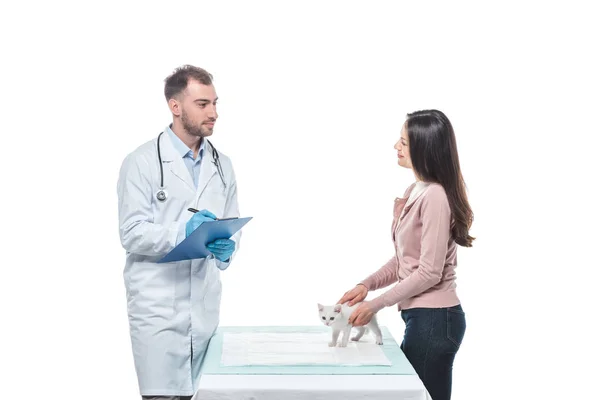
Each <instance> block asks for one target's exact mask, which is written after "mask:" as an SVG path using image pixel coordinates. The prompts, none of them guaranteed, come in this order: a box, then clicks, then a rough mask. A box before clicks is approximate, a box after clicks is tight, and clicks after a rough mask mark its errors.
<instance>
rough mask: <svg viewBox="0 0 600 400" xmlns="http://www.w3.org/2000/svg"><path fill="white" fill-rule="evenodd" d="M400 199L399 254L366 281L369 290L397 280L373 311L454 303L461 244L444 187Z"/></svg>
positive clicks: (396, 238)
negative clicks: (454, 232)
mask: <svg viewBox="0 0 600 400" xmlns="http://www.w3.org/2000/svg"><path fill="white" fill-rule="evenodd" d="M414 186H415V184H412V185H411V186H410V187H409V188H408V189H407V190H406V192H405V194H404V196H405V197H403V198H396V200H395V204H394V220H393V223H392V240H393V241H394V245H395V248H396V254H395V255H394V257H392V259H391V260H389V261H388V262H387V263H386V264H385V265H384V266H383V267H381V268H380V269H379V270H378V271H376V272H375V273H373V274H371V275H370V276H369V277H367V278H366V279H365V280H363V281H362V282H360V283H362V284H363V285H365V286H366V287H367V288H368V289H369V291H371V290H377V289H381V288H384V287H387V286H389V285H391V284H392V283H396V285H394V287H392V288H391V289H389V290H387V291H386V292H385V293H383V294H381V295H380V296H378V297H376V298H374V299H373V300H371V302H370V305H371V308H372V309H373V310H374V311H379V310H381V309H382V308H384V307H389V306H392V305H394V304H398V310H403V309H408V308H415V307H427V308H438V307H451V306H455V305H457V304H459V303H460V301H459V299H458V296H457V295H456V283H455V279H456V277H455V268H456V247H457V245H456V243H455V242H454V240H453V239H452V238H451V231H450V222H451V218H452V215H451V212H450V205H449V204H448V198H447V197H446V192H445V191H444V188H443V187H442V186H441V185H440V184H437V183H429V185H428V186H427V187H426V188H425V189H424V190H423V191H422V192H421V193H420V194H418V195H417V197H416V198H414V199H411V201H410V202H409V203H407V201H408V197H409V196H408V195H409V194H410V191H411V190H412V189H413V188H414Z"/></svg>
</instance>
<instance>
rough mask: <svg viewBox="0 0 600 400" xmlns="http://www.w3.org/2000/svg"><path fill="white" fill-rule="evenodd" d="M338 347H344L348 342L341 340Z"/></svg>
mask: <svg viewBox="0 0 600 400" xmlns="http://www.w3.org/2000/svg"><path fill="white" fill-rule="evenodd" d="M338 346H339V347H346V346H348V343H345V342H342V343H340V344H338Z"/></svg>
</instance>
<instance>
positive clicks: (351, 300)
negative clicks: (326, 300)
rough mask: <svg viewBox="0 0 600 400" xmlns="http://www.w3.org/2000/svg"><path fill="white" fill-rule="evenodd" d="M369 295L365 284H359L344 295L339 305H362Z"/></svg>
mask: <svg viewBox="0 0 600 400" xmlns="http://www.w3.org/2000/svg"><path fill="white" fill-rule="evenodd" d="M367 293H369V289H367V287H366V286H365V285H363V284H358V285H356V286H355V287H354V288H353V289H351V290H348V291H347V292H346V293H344V295H343V296H342V298H341V299H340V300H339V301H338V302H337V304H344V303H345V302H348V306H353V305H355V304H356V303H360V302H361V301H363V300H364V299H366V298H367Z"/></svg>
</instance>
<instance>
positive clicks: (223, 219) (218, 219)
mask: <svg viewBox="0 0 600 400" xmlns="http://www.w3.org/2000/svg"><path fill="white" fill-rule="evenodd" d="M188 211H190V212H193V213H197V212H200V210H196V209H195V208H193V207H190V208H188ZM228 219H237V217H231V218H217V219H216V221H225V220H228Z"/></svg>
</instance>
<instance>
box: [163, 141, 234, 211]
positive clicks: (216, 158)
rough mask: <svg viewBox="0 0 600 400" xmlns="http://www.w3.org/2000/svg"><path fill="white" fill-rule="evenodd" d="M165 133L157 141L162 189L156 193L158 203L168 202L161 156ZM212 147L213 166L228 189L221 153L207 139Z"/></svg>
mask: <svg viewBox="0 0 600 400" xmlns="http://www.w3.org/2000/svg"><path fill="white" fill-rule="evenodd" d="M163 133H164V132H161V133H160V134H159V135H158V140H157V141H156V152H157V153H158V165H159V166H160V187H159V190H158V192H156V198H157V199H158V201H160V202H163V201H165V200H167V192H166V191H165V186H164V174H163V166H162V158H161V156H160V137H161V136H162V134H163ZM206 141H207V142H208V144H209V145H210V147H211V148H212V156H213V159H214V161H213V164H215V166H216V167H217V171H219V176H220V177H221V182H223V186H224V187H225V188H227V184H226V183H225V176H224V174H223V168H221V161H220V160H219V153H218V152H217V149H215V146H213V144H212V143H211V142H210V140H208V139H206Z"/></svg>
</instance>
